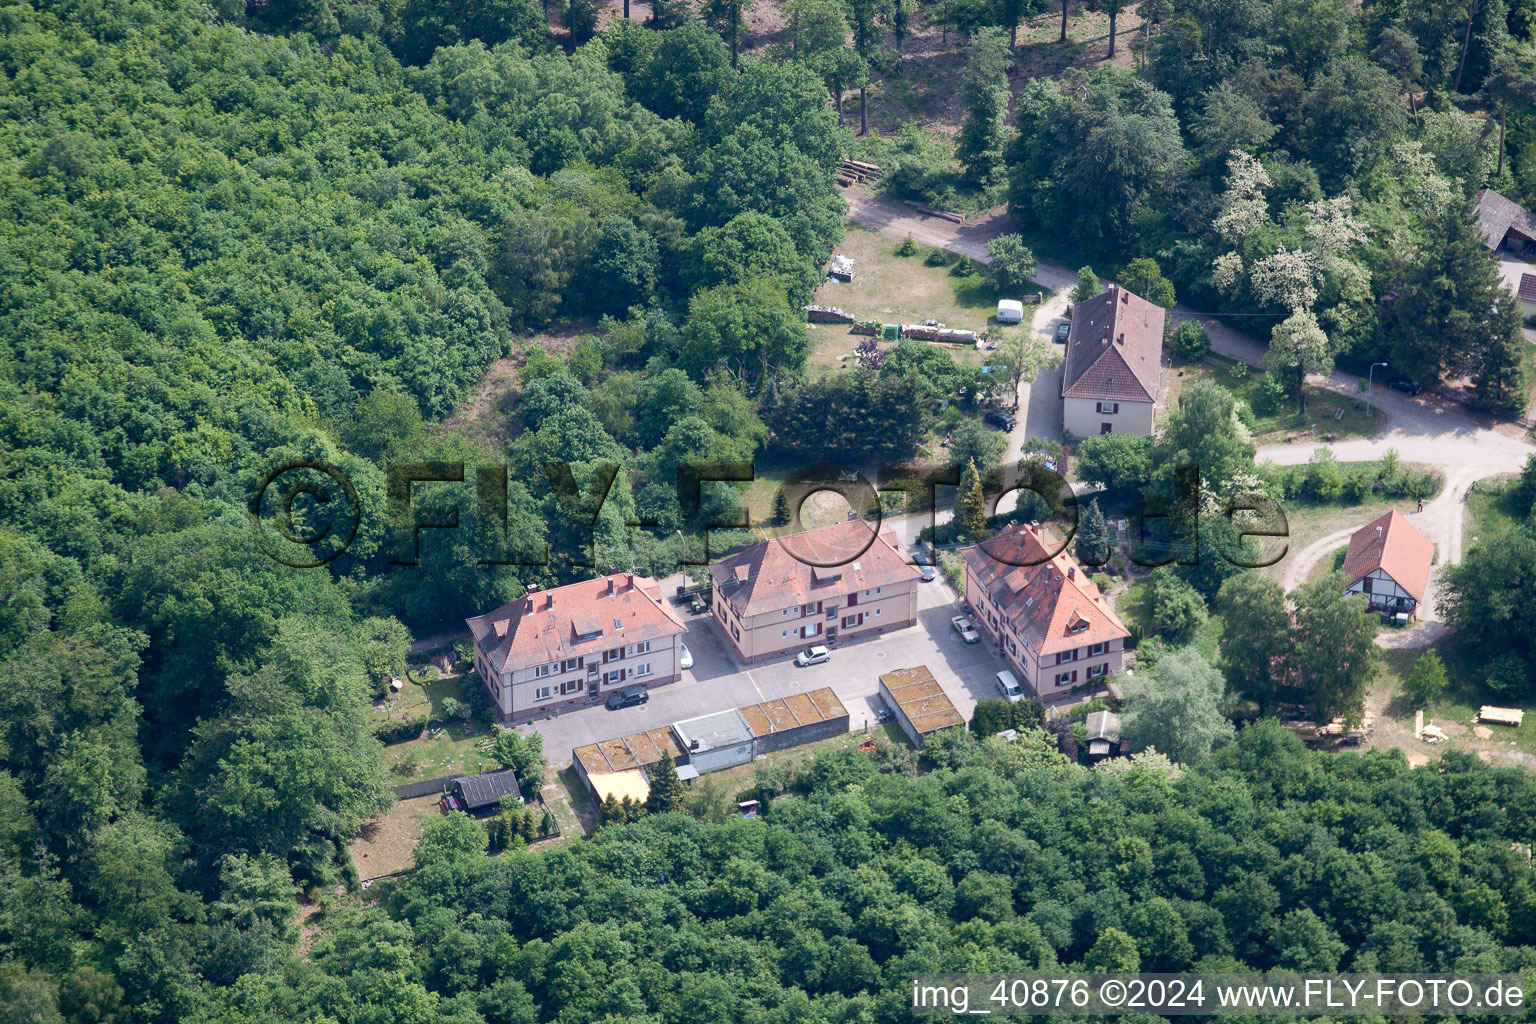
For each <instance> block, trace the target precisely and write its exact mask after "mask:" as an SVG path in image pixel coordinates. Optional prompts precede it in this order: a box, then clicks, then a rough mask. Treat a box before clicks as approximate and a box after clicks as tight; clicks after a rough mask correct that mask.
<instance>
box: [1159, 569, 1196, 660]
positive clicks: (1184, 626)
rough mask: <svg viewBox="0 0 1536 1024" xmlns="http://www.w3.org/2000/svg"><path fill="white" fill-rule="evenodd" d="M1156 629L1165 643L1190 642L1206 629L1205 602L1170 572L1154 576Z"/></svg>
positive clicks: (1190, 587) (1160, 570)
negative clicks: (1198, 630) (1196, 633)
mask: <svg viewBox="0 0 1536 1024" xmlns="http://www.w3.org/2000/svg"><path fill="white" fill-rule="evenodd" d="M1147 604H1148V605H1149V608H1150V611H1151V613H1152V626H1153V628H1154V629H1156V630H1157V632H1158V633H1159V634H1161V635H1162V636H1163V638H1164V639H1165V640H1168V641H1169V642H1179V641H1183V640H1188V639H1189V638H1190V637H1191V636H1193V635H1194V633H1195V630H1197V629H1199V628H1200V627H1201V626H1203V625H1205V620H1206V614H1207V613H1206V610H1205V600H1204V599H1203V598H1201V596H1200V594H1199V592H1198V591H1196V590H1195V588H1194V587H1192V586H1190V585H1189V584H1188V583H1187V582H1185V581H1184V580H1183V579H1182V578H1181V577H1179V576H1177V575H1175V574H1174V573H1173V572H1172V571H1170V570H1169V569H1167V568H1162V569H1158V570H1156V571H1155V572H1153V573H1152V582H1151V585H1150V586H1149V587H1148V590H1147Z"/></svg>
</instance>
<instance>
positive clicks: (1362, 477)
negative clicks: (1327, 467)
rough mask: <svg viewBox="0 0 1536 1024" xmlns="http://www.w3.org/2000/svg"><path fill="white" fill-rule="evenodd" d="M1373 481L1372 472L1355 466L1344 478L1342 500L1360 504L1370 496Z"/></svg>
mask: <svg viewBox="0 0 1536 1024" xmlns="http://www.w3.org/2000/svg"><path fill="white" fill-rule="evenodd" d="M1375 482H1376V481H1375V477H1374V474H1372V473H1371V471H1370V470H1369V469H1367V468H1365V467H1363V466H1356V467H1355V468H1354V469H1351V470H1350V471H1349V474H1348V475H1347V476H1345V478H1344V500H1345V501H1347V502H1349V503H1350V504H1352V505H1358V504H1360V503H1361V502H1362V501H1364V500H1365V499H1366V498H1368V497H1370V496H1371V488H1372V487H1373V486H1374V484H1375Z"/></svg>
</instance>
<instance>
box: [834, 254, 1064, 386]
mask: <svg viewBox="0 0 1536 1024" xmlns="http://www.w3.org/2000/svg"><path fill="white" fill-rule="evenodd" d="M899 244H900V243H899V242H897V241H893V240H891V239H888V238H886V237H885V236H884V235H881V234H879V233H878V232H874V231H870V230H867V229H865V228H862V227H859V226H857V225H854V224H849V225H848V230H847V234H846V235H845V236H844V238H843V242H842V244H841V245H840V246H839V247H838V251H839V252H841V253H842V254H843V255H844V256H849V257H852V258H853V259H854V260H855V261H856V264H855V271H856V274H855V276H854V279H853V280H852V281H851V282H849V283H847V284H841V283H838V282H836V281H827V282H825V283H824V284H822V286H821V287H820V288H819V289H817V291H816V296H815V298H813V299H812V300H811V301H812V302H813V303H816V304H818V305H823V306H840V307H842V308H843V309H846V310H847V311H848V312H850V313H852V314H853V315H854V316H856V317H858V318H859V319H860V320H879V321H881V322H883V323H921V322H922V321H924V320H939V321H941V322H943V323H946V324H948V325H949V326H950V327H955V328H962V329H965V330H972V331H984V330H986V329H987V327H988V325H989V323H990V322H991V319H992V314H993V313H995V312H996V311H997V299H998V295H997V290H996V289H995V288H994V287H993V286H992V282H991V281H990V280H988V279H987V278H985V277H983V276H981V275H979V274H961V275H957V274H955V273H953V272H952V271H953V269H954V267H953V264H954V263H955V262H956V259H955V258H954V257H950V259H949V262H948V263H946V264H945V265H944V266H938V267H930V266H928V265H927V263H925V262H924V257H925V256H926V255H927V254H928V249H927V248H926V247H924V248H920V249H919V250H918V253H917V255H915V256H910V257H903V256H898V255H896V247H897V246H898V245H899ZM1028 290H1029V291H1030V292H1032V293H1033V292H1042V293H1043V294H1044V295H1045V297H1046V298H1050V296H1051V291H1050V289H1049V288H1042V287H1040V286H1038V285H1032V286H1031V287H1030V288H1029V289H1028ZM1018 297H1020V298H1022V296H1018ZM810 336H811V357H810V365H811V366H812V367H813V368H818V369H821V370H832V369H836V368H839V367H843V366H852V365H853V351H854V349H855V348H857V347H858V345H859V343H860V342H861V341H863V340H864V337H863V336H861V335H856V334H850V333H849V332H848V328H847V327H846V326H845V325H843V324H811V325H810ZM950 350H951V352H953V354H954V356H955V358H956V359H958V360H961V361H963V362H966V363H971V364H973V365H980V364H981V362H982V356H981V353H979V352H977V351H976V350H975V349H974V348H965V347H961V346H952V347H950Z"/></svg>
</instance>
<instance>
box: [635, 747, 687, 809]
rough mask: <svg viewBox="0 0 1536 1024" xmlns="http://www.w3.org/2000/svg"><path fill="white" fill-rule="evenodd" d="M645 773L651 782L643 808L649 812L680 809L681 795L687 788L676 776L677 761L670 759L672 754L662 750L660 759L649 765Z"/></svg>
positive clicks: (685, 793)
mask: <svg viewBox="0 0 1536 1024" xmlns="http://www.w3.org/2000/svg"><path fill="white" fill-rule="evenodd" d="M646 774H647V776H648V779H649V781H650V784H651V795H650V796H648V797H646V798H645V809H646V810H647V811H648V812H650V813H651V814H666V813H667V812H668V811H676V810H681V809H682V806H683V797H684V796H686V795H687V793H688V790H687V789H686V788H685V787H684V786H683V780H682V779H680V778H678V775H677V763H676V762H675V761H673V760H672V755H671V754H669V753H667V752H666V751H662V752H661V760H660V761H657V762H656V763H655V764H653V765H651V767H650V770H649V771H648V772H647V773H646Z"/></svg>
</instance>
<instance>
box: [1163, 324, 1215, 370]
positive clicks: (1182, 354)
mask: <svg viewBox="0 0 1536 1024" xmlns="http://www.w3.org/2000/svg"><path fill="white" fill-rule="evenodd" d="M1168 344H1169V345H1170V346H1172V348H1173V352H1174V355H1176V356H1178V357H1179V358H1180V359H1183V360H1184V361H1185V362H1189V363H1198V362H1199V361H1200V360H1202V359H1204V358H1205V356H1206V353H1208V352H1210V350H1211V336H1210V335H1209V334H1207V333H1205V328H1204V327H1202V326H1200V324H1199V323H1198V322H1196V321H1194V320H1185V321H1184V322H1183V323H1181V324H1179V326H1177V327H1175V328H1174V329H1173V332H1172V333H1171V334H1169V335H1168Z"/></svg>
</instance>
